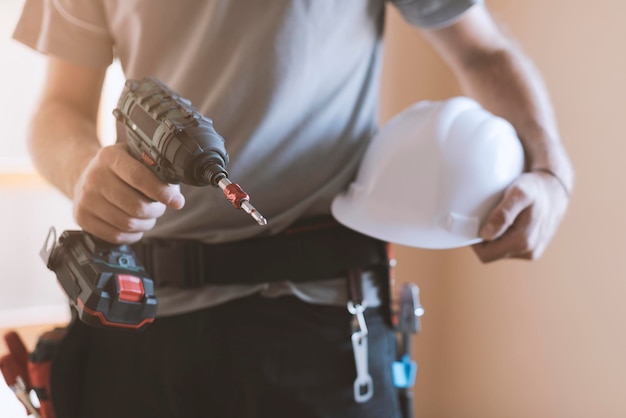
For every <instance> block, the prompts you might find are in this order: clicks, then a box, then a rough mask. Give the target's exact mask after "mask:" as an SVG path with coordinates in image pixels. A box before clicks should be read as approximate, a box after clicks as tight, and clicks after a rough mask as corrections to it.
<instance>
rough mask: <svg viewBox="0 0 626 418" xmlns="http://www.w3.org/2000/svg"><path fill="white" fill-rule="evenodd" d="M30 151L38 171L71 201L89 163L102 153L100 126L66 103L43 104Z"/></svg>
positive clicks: (31, 133) (33, 129) (35, 123)
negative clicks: (98, 129) (77, 183)
mask: <svg viewBox="0 0 626 418" xmlns="http://www.w3.org/2000/svg"><path fill="white" fill-rule="evenodd" d="M28 143H29V150H30V154H31V157H32V160H33V162H34V164H35V167H36V168H37V170H38V171H39V173H40V174H41V175H42V176H43V177H44V178H45V179H46V180H48V181H49V182H50V183H51V184H52V185H54V186H55V187H57V188H58V189H59V190H60V191H61V192H63V193H64V194H65V195H66V196H68V197H69V198H73V196H74V187H75V185H76V182H77V180H78V178H79V176H80V174H81V173H82V171H83V170H84V168H85V166H86V165H87V164H88V162H89V161H90V160H91V159H92V158H93V156H94V155H95V154H96V153H97V152H98V150H99V149H100V143H99V141H98V138H97V130H96V123H95V122H93V121H92V120H90V118H88V117H87V116H85V115H83V114H82V113H81V112H79V111H76V109H73V108H72V107H71V106H69V105H65V104H63V103H62V102H54V101H50V102H48V103H45V104H43V105H42V106H41V107H40V108H39V110H38V111H37V113H36V114H35V117H34V118H33V123H32V126H31V131H30V135H29V141H28Z"/></svg>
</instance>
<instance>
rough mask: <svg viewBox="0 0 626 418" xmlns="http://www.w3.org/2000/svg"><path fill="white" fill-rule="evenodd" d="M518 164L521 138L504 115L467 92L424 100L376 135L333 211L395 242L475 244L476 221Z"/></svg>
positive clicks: (348, 222) (363, 229)
mask: <svg viewBox="0 0 626 418" xmlns="http://www.w3.org/2000/svg"><path fill="white" fill-rule="evenodd" d="M523 167H524V152H523V149H522V145H521V143H520V141H519V138H518V137H517V134H516V132H515V129H514V128H513V126H512V125H511V124H510V123H509V122H507V121H506V120H505V119H503V118H501V117H498V116H495V115H493V114H492V113H490V112H488V111H487V110H485V109H483V108H482V107H481V106H480V105H479V104H478V103H477V102H476V101H475V100H473V99H470V98H468V97H455V98H452V99H448V100H444V101H422V102H418V103H416V104H414V105H413V106H411V107H409V108H408V109H406V110H404V111H402V112H401V113H400V114H398V115H397V116H395V117H394V118H393V119H392V120H390V121H389V122H388V123H387V124H385V125H384V126H383V127H382V128H381V129H380V130H379V131H378V132H377V133H376V135H374V137H373V138H372V141H371V143H370V144H369V146H368V148H367V150H366V152H365V155H364V156H363V160H362V162H361V165H360V167H359V170H358V173H357V176H356V179H355V181H354V182H353V183H352V184H351V185H350V187H349V188H348V190H347V191H346V192H345V193H342V194H340V195H338V196H337V197H335V199H334V200H333V203H332V214H333V216H334V217H335V218H336V219H337V220H338V221H339V222H340V223H342V224H344V225H345V226H347V227H349V228H351V229H354V230H356V231H358V232H361V233H363V234H365V235H370V236H372V237H375V238H378V239H381V240H384V241H388V242H392V243H396V244H401V245H407V246H411V247H418V248H429V249H446V248H455V247H462V246H466V245H470V244H475V243H477V242H480V241H481V238H480V236H479V234H478V230H479V227H480V225H481V224H482V222H483V221H484V220H485V219H486V217H487V215H488V214H489V212H490V211H491V210H492V209H493V208H494V207H495V205H496V204H497V203H498V201H499V200H500V199H501V197H502V194H503V192H504V190H505V189H506V188H507V187H508V186H509V185H510V184H511V182H512V181H513V180H514V179H515V178H517V177H518V176H519V175H520V174H521V173H522V170H523Z"/></svg>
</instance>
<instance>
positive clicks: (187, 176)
mask: <svg viewBox="0 0 626 418" xmlns="http://www.w3.org/2000/svg"><path fill="white" fill-rule="evenodd" d="M113 114H114V115H115V117H116V119H117V120H118V121H119V122H120V125H118V126H122V127H123V129H119V130H118V136H119V137H120V138H126V141H127V143H128V145H129V149H130V152H131V154H132V155H133V156H134V157H135V158H137V159H138V160H140V161H142V162H143V163H144V164H145V165H146V166H148V168H150V169H151V170H152V172H154V173H155V174H156V175H157V177H159V178H160V179H161V180H163V181H164V182H166V183H174V184H178V183H184V184H188V185H191V186H207V185H211V186H213V187H217V188H220V189H221V190H222V192H223V193H224V196H225V197H226V199H228V201H229V202H231V203H232V204H233V206H234V207H235V208H237V209H243V210H244V211H245V212H246V213H247V214H249V215H250V216H251V217H252V218H253V219H254V220H255V221H256V222H257V223H258V224H259V225H266V224H267V220H266V219H265V217H263V215H261V213H259V211H257V210H256V208H255V207H254V206H253V205H252V204H251V203H250V196H249V195H248V194H247V193H246V192H244V191H243V189H242V188H241V187H240V186H239V185H238V184H236V183H233V182H231V181H230V180H229V178H228V172H227V171H226V165H227V164H228V153H227V152H226V148H225V145H224V138H222V137H221V136H220V135H219V134H218V133H217V132H216V131H215V129H214V128H213V121H212V120H211V119H209V118H207V117H205V116H204V115H202V114H201V113H200V112H198V111H197V110H196V109H195V108H194V107H193V106H192V105H191V102H190V101H188V100H186V99H184V98H182V97H181V96H180V95H178V94H177V93H175V92H174V91H173V90H171V89H170V88H168V87H167V86H165V85H164V84H163V83H162V82H160V81H159V80H157V79H156V78H154V77H147V78H144V79H142V80H140V81H137V80H127V81H126V84H125V86H124V89H123V91H122V94H121V96H120V99H119V102H118V107H117V108H116V109H115V110H114V111H113Z"/></svg>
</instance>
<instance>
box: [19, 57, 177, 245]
mask: <svg viewBox="0 0 626 418" xmlns="http://www.w3.org/2000/svg"><path fill="white" fill-rule="evenodd" d="M104 77H105V70H104V69H96V68H90V67H83V66H78V65H74V64H72V63H69V62H67V61H63V60H60V59H57V58H54V57H50V58H48V70H47V77H46V81H45V86H44V90H43V94H42V98H41V101H40V104H39V106H38V108H37V110H36V112H35V116H34V118H33V121H32V127H31V131H30V135H29V150H30V154H31V157H32V159H33V161H34V163H35V166H36V167H37V170H38V171H39V172H40V173H41V174H42V175H43V176H44V177H45V178H46V179H47V180H48V181H50V183H52V184H53V185H54V186H55V187H57V188H58V189H59V190H61V192H63V193H64V194H65V195H66V196H68V197H69V198H70V199H72V200H73V202H74V217H75V219H76V222H77V223H78V224H79V225H80V226H81V227H82V228H83V229H85V230H86V231H88V232H91V233H93V234H94V235H96V236H98V237H100V238H102V239H105V240H107V241H110V242H113V243H122V242H125V243H129V242H134V241H137V240H139V239H140V238H141V237H142V235H143V233H144V232H145V231H147V230H149V229H151V228H152V227H153V226H154V223H155V222H156V218H158V217H159V216H161V215H162V214H163V213H164V211H165V207H166V205H168V206H171V207H173V208H181V207H182V206H183V204H184V198H183V197H182V195H181V194H180V191H179V190H178V189H177V188H176V187H174V186H172V185H167V184H164V183H162V182H161V181H159V180H158V179H157V177H156V176H154V174H153V173H152V172H151V171H150V170H149V169H148V168H146V167H144V166H143V164H141V163H139V162H138V161H136V160H135V159H134V158H133V157H131V156H130V154H128V152H127V151H126V148H125V146H124V145H122V144H118V145H113V146H109V147H104V148H103V147H101V145H100V142H99V140H98V135H97V128H96V125H97V115H98V105H99V101H100V93H101V89H102V85H103V81H104Z"/></svg>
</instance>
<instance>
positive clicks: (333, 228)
mask: <svg viewBox="0 0 626 418" xmlns="http://www.w3.org/2000/svg"><path fill="white" fill-rule="evenodd" d="M133 248H134V250H135V252H136V254H137V258H138V259H139V261H140V262H142V263H143V265H144V266H145V268H146V270H147V271H148V273H149V274H150V275H151V276H152V278H153V280H154V281H155V286H156V287H162V286H174V287H183V288H193V287H198V286H201V285H203V284H255V283H267V282H276V281H284V280H288V281H292V282H305V281H312V280H321V279H330V278H335V277H344V276H345V275H346V274H347V272H348V271H350V270H351V269H354V268H355V267H357V268H361V269H363V270H367V269H379V268H381V267H383V268H386V267H387V266H388V261H387V244H386V243H385V242H383V241H380V240H377V239H374V238H371V237H368V236H365V235H363V234H360V233H358V232H356V231H353V230H351V229H348V228H346V227H344V226H342V225H341V224H339V223H337V222H336V221H334V220H333V219H332V218H330V217H324V218H321V219H313V220H307V221H305V222H301V223H298V224H295V225H294V226H293V227H290V228H288V229H287V230H285V231H284V232H282V233H280V234H278V235H275V236H270V237H262V238H253V239H248V240H243V241H237V242H229V243H222V244H203V243H200V242H198V241H193V240H171V239H154V238H153V239H147V240H144V241H142V242H140V243H138V244H135V245H134V246H133Z"/></svg>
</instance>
